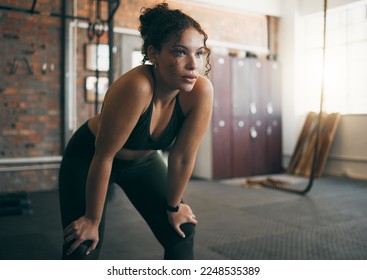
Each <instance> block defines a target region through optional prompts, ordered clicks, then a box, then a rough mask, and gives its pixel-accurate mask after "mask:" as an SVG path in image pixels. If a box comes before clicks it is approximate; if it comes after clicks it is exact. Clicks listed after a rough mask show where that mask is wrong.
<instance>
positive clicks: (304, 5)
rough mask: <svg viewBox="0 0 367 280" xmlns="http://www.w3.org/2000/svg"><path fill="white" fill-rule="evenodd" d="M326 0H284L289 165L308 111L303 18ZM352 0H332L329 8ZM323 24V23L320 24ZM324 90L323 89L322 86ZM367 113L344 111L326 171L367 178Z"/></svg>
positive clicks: (284, 88)
mask: <svg viewBox="0 0 367 280" xmlns="http://www.w3.org/2000/svg"><path fill="white" fill-rule="evenodd" d="M323 2H324V1H323V0H282V8H281V10H282V12H281V17H280V25H279V61H280V63H281V65H282V93H283V97H282V98H283V102H282V105H283V110H282V114H283V116H282V117H283V120H282V121H283V153H284V166H285V167H286V166H287V165H288V161H289V157H290V156H291V154H292V152H293V149H294V146H295V143H296V141H297V137H298V134H299V132H300V130H301V128H302V125H303V121H304V118H305V116H306V114H307V112H306V111H305V109H304V106H303V104H302V100H303V99H302V95H303V94H307V93H305V92H304V90H303V88H302V87H303V83H302V78H303V76H302V65H303V61H302V56H301V54H300V52H301V50H302V48H303V41H302V32H303V26H302V20H301V16H303V15H306V14H310V13H315V12H320V11H322V9H323ZM352 2H356V1H352V0H329V1H328V4H329V8H334V7H337V6H339V5H344V4H349V3H352ZM320 28H322V27H320ZM320 91H321V89H320ZM366 147H367V115H343V116H342V118H341V121H340V124H339V127H338V129H337V132H336V135H335V139H334V142H333V145H332V147H331V150H330V156H329V160H328V162H327V164H326V167H325V174H333V175H338V176H350V177H354V178H360V179H367V175H366V171H367V148H366Z"/></svg>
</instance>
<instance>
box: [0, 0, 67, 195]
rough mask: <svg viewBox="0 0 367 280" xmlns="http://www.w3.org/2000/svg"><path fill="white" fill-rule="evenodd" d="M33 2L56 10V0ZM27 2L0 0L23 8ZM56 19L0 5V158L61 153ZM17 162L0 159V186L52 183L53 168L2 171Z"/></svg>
mask: <svg viewBox="0 0 367 280" xmlns="http://www.w3.org/2000/svg"><path fill="white" fill-rule="evenodd" d="M4 2H5V3H4ZM38 2H39V3H38V5H39V6H38V8H42V9H44V10H45V11H57V12H58V11H59V3H57V1H56V2H55V1H54V2H51V1H46V0H45V1H38ZM30 3H31V2H30V1H1V4H4V5H11V6H15V7H27V6H28V7H27V8H30ZM60 23H61V21H60V19H58V18H51V17H46V16H39V15H33V16H32V15H30V14H23V13H18V12H8V11H4V10H0V57H1V59H0V72H1V74H0V126H1V130H0V159H1V160H4V159H15V158H31V157H45V156H57V155H60V153H61V141H60V139H61V128H62V126H61V105H60V104H61V102H60V99H61V95H60V62H61V61H60V59H61V56H60V49H61V48H60V27H61V24H60ZM46 66H47V69H46ZM42 67H44V71H42ZM19 166H24V164H11V166H10V165H9V164H1V166H0V170H1V171H0V191H4V190H19V189H22V190H23V189H29V190H33V189H45V188H55V186H56V180H55V178H56V177H57V176H56V174H57V170H56V169H48V170H37V171H28V170H22V171H6V172H5V171H4V170H9V169H11V168H14V167H15V169H17V168H19ZM21 169H22V168H21ZM43 178H47V180H43Z"/></svg>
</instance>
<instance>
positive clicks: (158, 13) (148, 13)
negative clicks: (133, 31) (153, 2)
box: [139, 3, 169, 38]
mask: <svg viewBox="0 0 367 280" xmlns="http://www.w3.org/2000/svg"><path fill="white" fill-rule="evenodd" d="M168 12H169V8H168V4H167V3H161V4H158V5H157V6H155V7H154V8H142V10H141V15H140V17H139V20H140V27H139V31H140V35H141V36H142V37H143V38H146V36H147V34H148V33H149V29H150V28H151V27H153V26H156V24H154V22H155V21H156V20H157V19H160V18H162V17H163V16H164V15H166V14H167V13H168Z"/></svg>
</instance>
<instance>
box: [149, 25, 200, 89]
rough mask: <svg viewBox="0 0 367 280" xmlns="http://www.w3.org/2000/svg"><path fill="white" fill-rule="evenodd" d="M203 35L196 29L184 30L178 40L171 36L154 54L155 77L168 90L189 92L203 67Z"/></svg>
mask: <svg viewBox="0 0 367 280" xmlns="http://www.w3.org/2000/svg"><path fill="white" fill-rule="evenodd" d="M203 39H204V38H203V35H202V34H200V33H199V32H198V31H197V30H196V29H194V28H189V29H186V30H185V31H184V32H183V33H182V34H181V38H180V40H178V41H177V37H175V36H172V37H171V39H170V40H168V41H167V42H166V43H164V44H163V45H162V49H161V51H160V52H158V53H157V54H156V64H157V69H156V70H157V71H156V73H157V75H158V76H159V78H160V79H161V82H163V83H164V84H165V86H166V87H167V88H169V89H170V90H180V91H184V92H189V91H191V90H192V89H193V87H194V85H195V83H196V80H197V79H198V77H199V75H200V73H201V72H202V70H203V66H204V60H205V59H204V55H205V46H204V40H203Z"/></svg>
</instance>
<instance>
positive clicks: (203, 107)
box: [167, 77, 213, 236]
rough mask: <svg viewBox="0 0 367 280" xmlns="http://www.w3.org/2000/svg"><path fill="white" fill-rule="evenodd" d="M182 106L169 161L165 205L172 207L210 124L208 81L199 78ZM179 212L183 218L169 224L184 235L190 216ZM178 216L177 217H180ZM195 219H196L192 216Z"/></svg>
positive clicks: (177, 218)
mask: <svg viewBox="0 0 367 280" xmlns="http://www.w3.org/2000/svg"><path fill="white" fill-rule="evenodd" d="M185 94H187V96H185V97H184V98H185V103H186V102H187V103H188V104H189V106H188V108H189V111H188V113H187V116H186V119H185V122H184V123H183V126H182V128H181V131H180V133H179V135H178V137H177V139H176V141H175V144H174V146H173V148H172V150H171V151H170V154H169V158H168V193H167V204H168V205H169V206H171V207H175V206H177V205H179V204H180V201H181V198H182V197H183V194H184V191H185V188H186V185H187V183H188V181H189V179H190V176H191V174H192V171H193V168H194V165H195V159H196V154H197V151H198V149H199V146H200V143H201V140H202V138H203V137H204V134H205V132H206V130H207V129H208V126H209V124H210V119H211V114H212V103H213V87H212V84H211V83H210V81H209V80H207V79H206V78H204V77H201V78H200V79H199V80H198V81H197V83H196V85H195V87H194V89H193V90H192V91H191V92H190V93H185ZM180 208H184V209H183V210H182V215H181V217H179V216H180V215H176V213H174V214H171V215H170V216H171V217H170V219H171V223H172V225H173V226H174V228H175V229H176V231H177V232H178V233H179V234H180V235H181V236H183V232H182V231H181V230H180V228H179V226H180V224H182V223H184V222H187V221H191V220H190V219H189V220H187V218H185V217H183V216H184V215H186V216H187V215H188V216H192V212H191V209H186V207H180ZM180 211H181V210H179V213H177V214H180ZM193 218H195V216H193Z"/></svg>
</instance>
